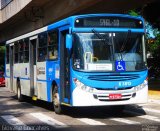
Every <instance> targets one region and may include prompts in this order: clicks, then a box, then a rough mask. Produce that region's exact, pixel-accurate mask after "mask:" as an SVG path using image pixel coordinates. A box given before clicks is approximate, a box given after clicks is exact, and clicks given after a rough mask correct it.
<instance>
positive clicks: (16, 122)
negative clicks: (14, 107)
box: [1, 115, 25, 125]
mask: <svg viewBox="0 0 160 131" xmlns="http://www.w3.org/2000/svg"><path fill="white" fill-rule="evenodd" d="M1 117H2V118H3V119H4V120H5V121H7V122H8V123H9V124H10V125H25V124H24V123H23V122H22V121H20V120H19V119H17V118H16V117H14V116H12V115H4V116H1Z"/></svg>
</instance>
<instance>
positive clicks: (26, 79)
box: [14, 77, 30, 80]
mask: <svg viewBox="0 0 160 131" xmlns="http://www.w3.org/2000/svg"><path fill="white" fill-rule="evenodd" d="M14 78H17V77H14ZM19 79H20V80H30V78H19Z"/></svg>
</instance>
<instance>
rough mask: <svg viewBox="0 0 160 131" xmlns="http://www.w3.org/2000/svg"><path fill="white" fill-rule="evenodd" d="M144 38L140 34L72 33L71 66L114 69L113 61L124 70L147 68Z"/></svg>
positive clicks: (85, 69) (88, 68)
mask: <svg viewBox="0 0 160 131" xmlns="http://www.w3.org/2000/svg"><path fill="white" fill-rule="evenodd" d="M143 39H144V37H143V34H140V33H131V32H116V33H95V32H93V33H74V34H73V68H74V69H76V70H84V71H115V70H116V69H115V63H116V61H124V62H125V71H137V70H143V69H146V65H145V63H146V60H145V56H144V55H145V46H144V40H143Z"/></svg>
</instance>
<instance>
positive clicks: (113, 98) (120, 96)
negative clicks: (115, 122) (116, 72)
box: [109, 94, 122, 100]
mask: <svg viewBox="0 0 160 131" xmlns="http://www.w3.org/2000/svg"><path fill="white" fill-rule="evenodd" d="M121 98H122V95H121V94H109V99H110V100H115V99H121Z"/></svg>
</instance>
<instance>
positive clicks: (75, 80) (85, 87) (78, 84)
mask: <svg viewBox="0 0 160 131" xmlns="http://www.w3.org/2000/svg"><path fill="white" fill-rule="evenodd" d="M73 81H74V83H75V85H76V87H77V88H79V89H81V90H83V91H86V92H90V93H93V90H94V89H93V88H91V87H89V86H86V85H84V84H83V83H82V82H80V81H79V80H78V79H76V78H74V79H73Z"/></svg>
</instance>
